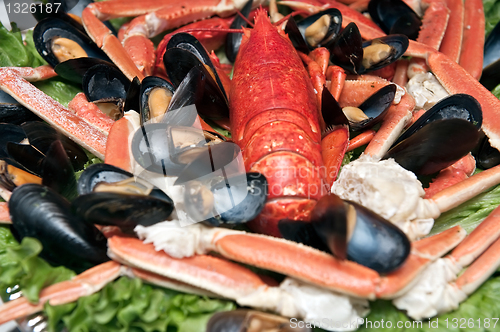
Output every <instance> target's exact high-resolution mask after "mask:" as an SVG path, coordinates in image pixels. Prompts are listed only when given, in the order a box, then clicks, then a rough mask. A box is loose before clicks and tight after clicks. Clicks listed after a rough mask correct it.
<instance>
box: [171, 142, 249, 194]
mask: <svg viewBox="0 0 500 332" xmlns="http://www.w3.org/2000/svg"><path fill="white" fill-rule="evenodd" d="M240 157H241V149H240V147H239V146H238V145H236V144H235V143H232V142H222V143H219V144H213V145H208V146H207V147H206V148H205V151H204V152H203V153H200V154H199V155H198V156H197V157H196V158H195V159H193V160H192V161H191V162H190V163H189V164H187V165H186V167H185V168H184V169H183V170H182V172H181V173H180V174H179V177H178V178H177V180H176V181H175V183H174V185H181V184H184V183H186V182H188V181H191V180H196V179H199V178H201V177H204V176H206V175H210V174H212V173H214V172H216V171H220V170H221V169H225V171H226V174H237V173H238V169H235V170H233V172H234V173H231V172H230V171H229V169H228V166H229V165H232V166H234V167H238V166H239V164H238V160H239V158H240ZM234 161H236V163H233V162H234Z"/></svg>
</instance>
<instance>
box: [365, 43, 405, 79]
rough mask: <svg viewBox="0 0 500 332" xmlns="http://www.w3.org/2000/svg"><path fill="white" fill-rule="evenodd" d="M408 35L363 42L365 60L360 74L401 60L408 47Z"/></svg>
mask: <svg viewBox="0 0 500 332" xmlns="http://www.w3.org/2000/svg"><path fill="white" fill-rule="evenodd" d="M408 45H409V41H408V37H406V36H404V35H402V34H399V35H397V34H392V35H389V36H385V37H381V38H377V39H373V40H370V41H366V42H364V43H363V60H362V62H361V67H360V69H359V70H358V74H365V73H368V72H372V71H374V70H378V69H381V68H384V67H385V66H388V65H390V64H391V63H393V62H395V61H397V60H399V58H401V57H402V56H403V54H404V53H405V52H406V50H407V49H408Z"/></svg>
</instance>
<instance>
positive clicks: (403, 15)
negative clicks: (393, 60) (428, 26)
mask: <svg viewBox="0 0 500 332" xmlns="http://www.w3.org/2000/svg"><path fill="white" fill-rule="evenodd" d="M368 12H369V13H370V17H371V19H372V20H373V22H375V23H376V24H377V25H378V26H379V27H380V28H381V29H382V30H383V31H384V32H385V33H386V34H388V35H389V34H403V35H405V36H407V37H408V38H410V39H413V40H416V39H417V37H418V33H419V31H420V26H421V25H422V22H421V21H420V18H419V17H418V15H417V14H416V13H415V12H414V11H413V9H411V8H410V7H409V6H408V5H407V4H406V3H404V1H402V0H371V1H370V2H369V4H368Z"/></svg>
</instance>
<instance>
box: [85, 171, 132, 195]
mask: <svg viewBox="0 0 500 332" xmlns="http://www.w3.org/2000/svg"><path fill="white" fill-rule="evenodd" d="M131 177H133V174H132V173H130V172H127V171H125V170H123V169H121V168H118V167H116V166H113V165H109V164H94V165H90V166H89V167H87V168H86V169H85V170H84V171H83V172H82V174H81V175H80V177H79V178H78V194H79V195H85V194H90V193H91V192H92V191H93V190H94V187H95V186H96V185H97V184H99V183H103V182H104V183H113V182H119V181H123V180H126V179H129V178H131Z"/></svg>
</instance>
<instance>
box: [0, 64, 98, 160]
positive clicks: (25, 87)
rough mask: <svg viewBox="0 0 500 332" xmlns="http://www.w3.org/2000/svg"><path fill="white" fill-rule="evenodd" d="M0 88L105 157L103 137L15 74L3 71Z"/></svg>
mask: <svg viewBox="0 0 500 332" xmlns="http://www.w3.org/2000/svg"><path fill="white" fill-rule="evenodd" d="M0 88H1V89H2V90H3V91H5V92H7V93H8V94H9V95H11V96H12V97H13V98H14V99H16V100H17V101H18V102H19V103H20V104H22V105H23V106H25V107H27V108H28V109H30V110H31V111H32V112H34V113H35V114H36V115H38V116H39V117H41V118H42V119H44V120H45V121H47V122H48V123H49V124H51V125H52V126H53V127H55V128H56V129H58V130H60V131H61V132H63V133H64V134H65V135H66V136H68V137H71V138H72V139H73V140H75V141H76V142H77V143H79V144H80V145H82V146H83V147H85V148H86V149H87V150H89V151H90V152H92V153H93V154H95V155H96V156H97V157H99V158H103V157H104V152H105V149H106V139H107V137H106V135H105V134H104V133H102V132H101V131H100V130H98V129H96V128H95V127H93V126H92V125H90V124H89V123H87V122H86V121H84V120H82V119H81V118H80V117H78V116H76V115H75V114H73V113H72V112H70V111H69V110H68V109H66V108H64V107H63V106H62V105H61V104H59V103H58V102H57V101H55V100H54V99H52V98H50V97H49V96H47V95H46V94H44V93H43V92H42V91H40V90H38V89H37V88H36V87H35V86H33V85H32V84H30V83H29V82H28V81H26V80H24V79H23V78H21V77H19V76H18V75H17V74H16V73H14V72H13V71H11V70H9V69H6V68H0Z"/></svg>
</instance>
